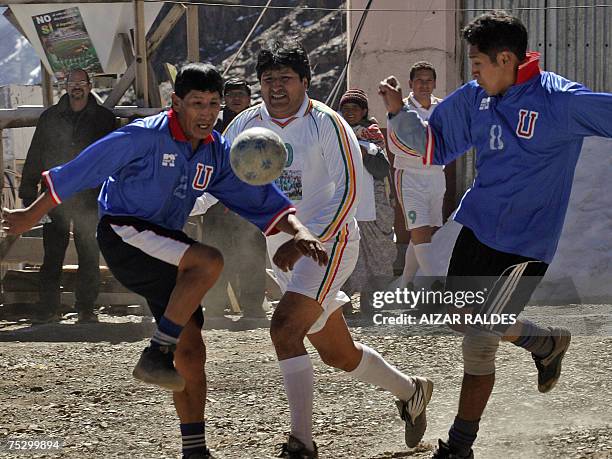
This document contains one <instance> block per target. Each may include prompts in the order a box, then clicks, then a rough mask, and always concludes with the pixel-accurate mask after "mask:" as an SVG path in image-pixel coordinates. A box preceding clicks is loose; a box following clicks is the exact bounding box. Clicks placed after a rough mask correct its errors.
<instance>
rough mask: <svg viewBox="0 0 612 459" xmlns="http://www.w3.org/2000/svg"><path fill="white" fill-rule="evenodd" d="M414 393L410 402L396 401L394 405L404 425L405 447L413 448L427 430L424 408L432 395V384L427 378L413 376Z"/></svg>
mask: <svg viewBox="0 0 612 459" xmlns="http://www.w3.org/2000/svg"><path fill="white" fill-rule="evenodd" d="M411 379H412V380H413V381H414V385H415V386H416V391H415V392H414V395H413V396H412V397H410V400H406V401H404V400H397V401H396V402H395V404H396V405H397V408H398V410H399V414H400V417H401V418H402V420H403V421H404V423H405V424H406V427H405V439H406V446H408V447H409V448H414V447H415V446H416V445H418V444H419V442H420V441H421V440H422V438H423V435H425V430H426V429H427V416H426V412H425V410H426V408H427V405H428V404H429V400H431V394H432V393H433V387H434V385H433V382H431V381H430V380H429V379H427V378H421V377H420V376H413V377H411Z"/></svg>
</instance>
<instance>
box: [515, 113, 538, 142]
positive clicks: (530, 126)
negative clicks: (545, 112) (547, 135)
mask: <svg viewBox="0 0 612 459" xmlns="http://www.w3.org/2000/svg"><path fill="white" fill-rule="evenodd" d="M539 115H540V114H539V113H538V112H532V111H531V110H525V109H524V108H522V109H520V110H519V120H518V124H517V126H516V135H518V136H519V137H522V138H523V139H531V138H532V137H533V132H534V131H535V123H536V120H537V119H538V116H539Z"/></svg>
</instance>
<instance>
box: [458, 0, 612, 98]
mask: <svg viewBox="0 0 612 459" xmlns="http://www.w3.org/2000/svg"><path fill="white" fill-rule="evenodd" d="M601 3H602V2H598V1H597V0H589V1H581V2H576V1H567V0H533V1H530V0H465V1H463V2H458V4H460V5H462V7H463V8H465V9H468V10H477V11H465V12H464V13H463V23H464V24H467V23H468V22H469V21H471V20H472V19H473V18H474V17H476V16H478V15H480V14H482V13H483V12H485V11H488V10H491V9H505V10H507V11H508V12H511V13H513V14H515V15H517V16H518V17H519V18H520V19H521V21H523V23H524V24H525V26H526V27H527V30H528V31H529V49H530V50H532V51H539V52H540V53H541V54H542V62H541V64H542V68H543V69H545V70H550V71H552V72H555V73H558V74H560V75H563V76H565V77H567V78H569V79H570V80H574V81H578V82H580V83H583V84H585V85H586V86H588V87H589V88H591V89H592V90H594V91H605V92H612V7H607V8H605V7H595V5H597V4H601ZM577 5H580V7H576V6H577ZM584 6H587V7H588V8H584ZM559 7H561V8H559ZM521 8H531V9H529V10H527V9H523V10H521ZM534 8H536V9H534ZM464 46H465V44H464ZM464 49H465V48H464ZM464 56H465V62H464V72H463V78H464V81H468V80H471V79H472V78H471V75H470V67H469V62H468V61H467V52H464Z"/></svg>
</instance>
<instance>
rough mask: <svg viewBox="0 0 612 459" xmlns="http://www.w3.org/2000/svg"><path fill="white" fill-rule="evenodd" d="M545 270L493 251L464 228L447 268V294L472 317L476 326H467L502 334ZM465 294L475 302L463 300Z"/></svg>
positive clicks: (540, 265) (534, 262)
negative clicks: (449, 293) (468, 294)
mask: <svg viewBox="0 0 612 459" xmlns="http://www.w3.org/2000/svg"><path fill="white" fill-rule="evenodd" d="M547 269H548V264H546V263H544V262H543V261H540V260H535V259H533V258H528V257H524V256H522V255H515V254H511V253H506V252H500V251H499V250H495V249H492V248H491V247H489V246H487V245H485V244H483V243H482V242H480V241H479V240H478V239H477V238H476V236H475V235H474V233H473V231H472V230H471V229H469V228H467V227H463V229H462V230H461V232H460V233H459V237H458V238H457V241H456V242H455V247H454V249H453V254H452V256H451V260H450V264H449V267H448V274H447V278H446V291H447V292H448V291H450V292H453V294H454V295H455V302H454V304H455V306H457V305H459V306H458V307H459V309H462V311H461V312H467V313H469V314H472V319H473V320H472V322H477V323H472V324H468V325H469V326H471V327H472V328H477V329H479V330H482V329H484V330H486V331H488V332H494V333H496V334H503V333H504V332H505V330H506V329H507V328H508V327H510V325H512V322H513V317H514V318H515V317H516V316H518V314H520V313H521V312H522V311H523V309H525V306H526V305H527V302H528V301H529V298H530V297H531V294H532V293H533V292H534V290H535V289H536V287H537V286H538V284H539V283H540V281H541V280H542V278H543V277H544V275H545V274H546V270H547ZM466 292H472V295H470V296H469V298H470V300H474V301H469V302H468V301H466V297H465V295H466ZM457 295H460V296H457ZM474 296H475V298H474ZM460 297H463V299H462V300H461V301H460V302H458V301H457V299H458V298H460ZM468 303H471V304H468ZM453 312H457V310H456V309H453ZM474 314H476V315H478V317H474ZM480 322H483V323H480Z"/></svg>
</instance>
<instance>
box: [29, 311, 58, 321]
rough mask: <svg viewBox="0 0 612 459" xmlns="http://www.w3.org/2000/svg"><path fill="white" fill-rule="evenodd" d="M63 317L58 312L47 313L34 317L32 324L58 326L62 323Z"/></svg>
mask: <svg viewBox="0 0 612 459" xmlns="http://www.w3.org/2000/svg"><path fill="white" fill-rule="evenodd" d="M61 320H62V315H61V314H60V313H59V312H57V311H45V312H43V313H39V314H35V315H34V316H32V319H31V321H32V324H56V323H59V322H61Z"/></svg>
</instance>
